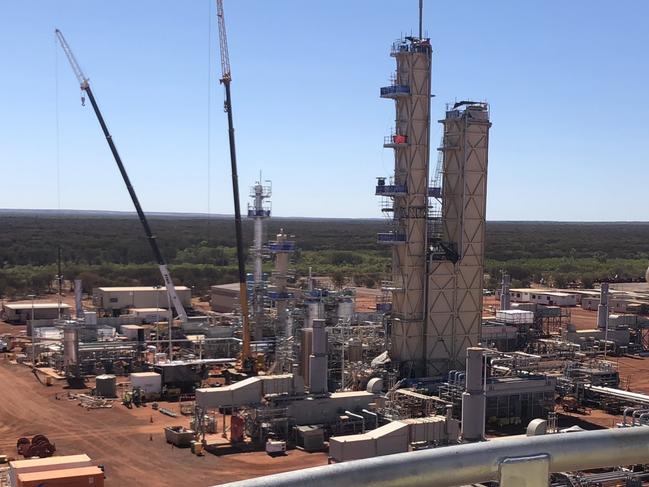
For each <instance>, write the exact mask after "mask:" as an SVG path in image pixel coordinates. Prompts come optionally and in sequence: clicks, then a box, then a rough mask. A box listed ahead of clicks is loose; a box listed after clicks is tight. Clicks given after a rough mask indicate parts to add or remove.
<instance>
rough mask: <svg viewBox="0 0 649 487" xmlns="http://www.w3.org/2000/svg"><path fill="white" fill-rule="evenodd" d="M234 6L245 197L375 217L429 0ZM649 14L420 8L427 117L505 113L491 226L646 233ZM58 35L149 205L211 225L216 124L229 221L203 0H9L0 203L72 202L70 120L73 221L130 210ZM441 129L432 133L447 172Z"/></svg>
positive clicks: (283, 206)
mask: <svg viewBox="0 0 649 487" xmlns="http://www.w3.org/2000/svg"><path fill="white" fill-rule="evenodd" d="M225 3H226V5H225V9H226V12H225V13H226V21H227V27H228V36H229V43H230V58H231V64H232V72H233V85H232V87H233V97H234V115H235V126H236V129H237V144H238V156H239V176H240V187H241V189H242V192H243V194H244V195H246V194H247V193H248V188H249V186H250V185H251V184H252V183H253V182H254V180H255V178H257V175H258V173H259V170H263V174H264V178H269V179H272V180H273V186H274V196H273V209H274V213H275V214H276V215H278V216H327V217H380V211H379V206H378V203H379V201H378V198H377V197H375V196H373V187H374V184H375V179H374V178H375V176H381V175H389V173H390V172H391V169H392V153H391V151H390V150H388V149H383V148H382V145H381V144H382V140H383V136H384V135H385V134H387V133H388V132H389V129H390V127H391V126H392V124H393V122H392V121H393V118H394V112H393V105H392V102H390V101H388V100H382V99H380V98H379V97H378V89H379V87H380V86H381V85H385V84H387V82H388V78H389V76H390V73H391V72H392V71H393V69H394V60H393V59H392V58H390V57H389V56H388V52H389V46H390V44H391V42H392V41H393V40H394V39H396V38H397V37H399V36H400V35H401V34H402V33H410V32H411V31H414V30H415V29H416V24H417V0H391V1H385V0H353V1H350V0H330V1H326V2H325V1H319V2H314V1H311V2H306V1H297V0H290V1H288V0H287V1H283V0H276V1H268V0H226V2H225ZM647 18H649V2H644V1H630V0H622V1H617V2H610V1H603V0H595V1H592V0H591V1H587V0H572V1H569V2H568V1H559V0H543V1H541V0H538V1H527V0H525V1H522V0H516V1H514V0H499V1H484V0H467V1H455V2H449V1H446V2H439V1H432V0H428V1H427V2H426V6H425V27H426V31H427V33H428V35H429V36H430V37H431V40H432V44H433V47H434V54H433V56H434V69H433V71H434V72H433V90H434V92H435V94H436V98H435V99H433V120H434V121H436V120H438V119H440V118H442V116H443V112H444V105H445V103H447V102H452V101H454V100H460V99H467V98H469V99H476V100H486V101H488V102H490V104H491V114H492V122H493V127H492V132H491V147H490V162H489V165H490V168H489V190H488V191H489V201H488V212H487V216H488V218H489V219H490V220H649V204H647V203H646V189H645V188H646V184H647V180H649V164H648V162H649V161H648V160H647V149H646V147H645V145H646V144H645V141H646V140H647V134H648V132H649V117H648V114H649V96H647V86H648V85H649V83H648V81H649V80H648V78H649V76H648V75H649V63H647V49H648V47H649V29H648V28H647ZM55 27H58V28H60V29H61V30H62V31H63V33H64V34H65V36H66V37H67V40H68V42H69V43H70V45H71V46H72V49H73V51H74V52H75V54H76V56H77V58H78V60H79V62H80V64H81V66H82V67H83V69H84V70H85V72H86V74H87V75H88V76H89V77H90V79H91V83H92V86H93V89H94V91H95V94H96V96H97V98H98V100H99V103H100V106H101V107H102V109H103V112H104V115H105V117H106V119H107V122H108V125H109V127H110V129H111V131H112V133H113V136H114V138H115V141H116V143H117V146H118V148H119V150H120V152H121V154H122V157H123V159H124V162H125V164H126V166H127V169H128V171H129V173H130V175H131V179H132V181H133V183H134V185H135V188H136V190H137V192H138V194H139V195H140V198H141V201H142V204H143V206H144V208H145V210H149V211H173V212H201V213H204V212H207V210H208V189H207V186H208V185H207V180H208V178H207V175H208V172H207V167H208V157H207V147H208V113H209V114H210V115H211V117H210V118H211V131H210V140H211V160H210V164H211V178H210V181H211V198H210V205H209V206H210V210H211V212H212V213H231V212H232V199H231V186H230V184H231V183H230V169H229V156H228V149H227V134H226V120H225V114H224V113H223V111H222V100H223V94H222V89H221V87H220V86H218V78H219V73H220V64H219V50H218V35H217V27H216V17H215V6H214V2H213V1H208V0H195V1H183V2H180V1H170V0H156V1H149V0H138V1H133V0H129V1H126V0H111V1H110V2H98V1H95V2H88V1H84V2H81V1H71V0H70V1H64V0H57V1H46V0H41V1H33V0H21V1H9V0H3V1H2V2H1V3H0V45H1V46H2V56H1V57H0V62H1V63H2V70H1V71H0V72H1V75H0V170H1V171H2V172H1V174H2V176H1V177H2V180H3V184H2V189H1V191H0V208H57V207H58V206H59V203H58V201H57V188H56V166H57V164H56V159H57V149H56V145H57V144H56V140H57V137H56V133H57V130H56V125H57V119H58V125H59V147H60V149H59V151H58V154H59V157H60V174H61V192H60V199H61V201H60V206H61V208H65V209H96V210H100V209H101V210H125V211H132V205H131V202H130V200H129V198H128V195H127V193H126V190H125V188H124V185H123V183H122V181H121V179H120V177H119V174H118V171H117V168H116V167H115V164H114V162H113V160H112V157H111V155H110V153H109V150H108V147H107V146H106V143H105V141H104V139H103V137H102V135H101V132H100V130H99V127H98V125H97V121H96V120H95V117H94V114H93V113H92V110H91V108H90V107H89V106H86V107H85V108H83V107H81V105H80V100H79V90H78V87H77V82H76V80H75V78H74V76H73V74H72V72H71V70H70V68H69V66H68V64H67V61H66V60H65V58H64V57H63V53H62V52H61V51H60V49H59V48H58V46H56V44H55V41H54V34H53V31H54V28H55ZM210 29H211V39H210ZM210 46H211V52H210ZM210 55H211V70H212V75H211V82H210V79H209V72H210V61H209V59H210ZM57 73H58V74H57ZM57 80H58V97H57ZM208 89H209V95H211V96H210V98H211V110H208ZM57 99H58V111H57V109H56V106H57ZM57 113H58V115H57ZM439 134H440V130H439V124H437V123H434V127H433V137H432V139H433V140H432V141H433V151H432V156H431V162H432V166H433V167H434V161H435V159H436V157H437V154H436V151H435V150H434V147H436V146H437V142H438V140H439ZM245 203H246V200H245V198H244V204H245Z"/></svg>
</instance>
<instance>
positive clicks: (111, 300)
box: [92, 286, 192, 313]
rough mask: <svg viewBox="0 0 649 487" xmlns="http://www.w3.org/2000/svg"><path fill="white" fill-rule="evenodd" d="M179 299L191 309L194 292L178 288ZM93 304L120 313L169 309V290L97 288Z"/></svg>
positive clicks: (148, 287) (182, 287) (146, 287)
mask: <svg viewBox="0 0 649 487" xmlns="http://www.w3.org/2000/svg"><path fill="white" fill-rule="evenodd" d="M176 293H177V294H178V299H180V302H181V303H182V305H183V306H184V307H185V308H189V307H191V304H192V292H191V289H189V288H188V287H186V286H176ZM92 302H93V304H94V305H95V306H96V307H97V308H100V309H103V310H105V311H111V312H119V313H121V311H122V310H125V309H131V308H168V306H169V301H168V298H167V289H166V288H165V287H163V286H160V287H157V286H124V287H97V288H95V289H93V292H92Z"/></svg>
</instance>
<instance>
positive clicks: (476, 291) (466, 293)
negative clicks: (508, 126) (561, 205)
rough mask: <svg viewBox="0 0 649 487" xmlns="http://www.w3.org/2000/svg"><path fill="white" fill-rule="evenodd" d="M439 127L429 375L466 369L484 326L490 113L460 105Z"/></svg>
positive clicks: (428, 333) (428, 335) (427, 333)
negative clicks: (437, 248) (438, 235)
mask: <svg viewBox="0 0 649 487" xmlns="http://www.w3.org/2000/svg"><path fill="white" fill-rule="evenodd" d="M441 123H442V124H443V126H444V138H443V144H442V147H441V148H440V150H441V151H442V153H443V159H444V166H443V167H444V173H443V184H442V201H443V204H442V225H443V236H442V243H441V247H442V248H443V249H444V252H441V253H437V254H436V253H434V252H432V253H431V255H430V262H429V264H428V265H429V268H428V271H429V272H428V297H427V303H428V309H427V321H426V327H425V335H424V347H425V350H426V356H425V360H426V364H427V369H428V370H427V374H428V375H437V374H444V373H446V372H448V370H451V369H462V368H464V357H465V356H466V349H467V348H468V347H474V346H476V345H477V344H478V342H479V340H480V326H481V320H482V288H483V275H484V245H485V222H486V203H487V162H488V148H489V128H490V127H491V123H490V122H489V107H488V105H487V104H485V103H472V102H462V103H459V104H456V105H455V106H454V107H453V109H452V110H449V111H447V112H446V118H445V119H444V120H441Z"/></svg>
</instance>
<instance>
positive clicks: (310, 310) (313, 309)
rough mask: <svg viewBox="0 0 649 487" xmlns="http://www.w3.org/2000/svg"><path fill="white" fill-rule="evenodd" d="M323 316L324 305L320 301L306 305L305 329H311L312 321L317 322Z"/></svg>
mask: <svg viewBox="0 0 649 487" xmlns="http://www.w3.org/2000/svg"><path fill="white" fill-rule="evenodd" d="M323 315H324V304H322V302H321V301H309V302H308V303H307V315H306V328H313V320H319V319H321V318H322V317H323Z"/></svg>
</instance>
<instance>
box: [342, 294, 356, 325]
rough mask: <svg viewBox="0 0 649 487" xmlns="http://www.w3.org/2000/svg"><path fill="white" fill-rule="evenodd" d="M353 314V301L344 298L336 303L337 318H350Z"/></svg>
mask: <svg viewBox="0 0 649 487" xmlns="http://www.w3.org/2000/svg"><path fill="white" fill-rule="evenodd" d="M353 314H354V301H352V300H351V299H350V300H345V301H341V302H339V303H338V319H339V320H345V321H347V320H350V319H351V317H352V315H353Z"/></svg>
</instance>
